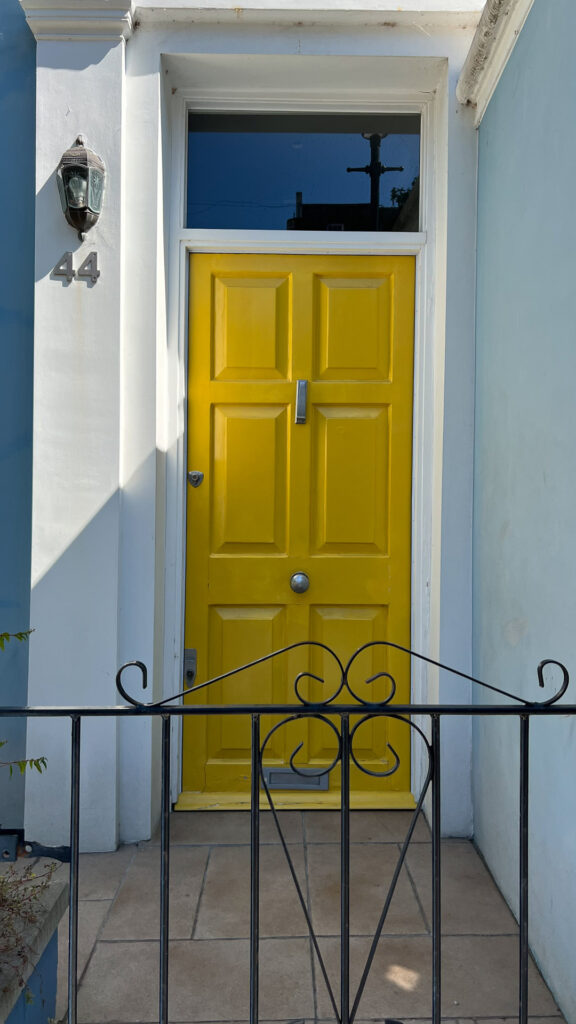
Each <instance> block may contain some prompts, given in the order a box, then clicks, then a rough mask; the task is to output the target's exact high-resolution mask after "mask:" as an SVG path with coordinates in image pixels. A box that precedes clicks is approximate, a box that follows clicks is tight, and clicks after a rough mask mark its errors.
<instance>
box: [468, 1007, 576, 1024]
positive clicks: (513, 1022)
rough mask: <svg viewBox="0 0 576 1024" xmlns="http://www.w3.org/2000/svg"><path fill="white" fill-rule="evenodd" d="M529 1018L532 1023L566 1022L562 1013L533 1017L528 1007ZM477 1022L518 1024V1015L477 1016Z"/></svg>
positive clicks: (557, 1023)
mask: <svg viewBox="0 0 576 1024" xmlns="http://www.w3.org/2000/svg"><path fill="white" fill-rule="evenodd" d="M528 1020H529V1022H530V1024H564V1017H562V1015H561V1014H558V1016H551V1017H532V1016H531V1015H530V1007H528ZM475 1024H518V1016H517V1015H516V1017H476V1018H475Z"/></svg>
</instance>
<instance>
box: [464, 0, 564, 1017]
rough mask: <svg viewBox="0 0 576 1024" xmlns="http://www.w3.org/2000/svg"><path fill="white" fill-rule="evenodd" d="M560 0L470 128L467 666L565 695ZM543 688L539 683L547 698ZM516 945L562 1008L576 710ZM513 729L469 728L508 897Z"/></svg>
mask: <svg viewBox="0 0 576 1024" xmlns="http://www.w3.org/2000/svg"><path fill="white" fill-rule="evenodd" d="M575 37H576V5H575V4H574V0H554V2H553V3H550V0H535V3H534V6H533V8H532V10H531V12H530V14H529V16H528V19H527V21H526V24H525V26H524V29H523V31H522V32H521V34H520V37H519V39H518V42H517V44H516V46H515V48H514V51H513V53H512V56H511V58H510V60H509V62H508V65H507V67H506V69H505V71H504V74H503V76H502V78H501V80H500V83H499V85H498V86H497V89H496V92H495V94H494V96H493V98H492V100H491V102H490V105H489V107H488V110H487V113H486V115H485V117H484V120H483V122H482V124H481V127H480V133H479V180H478V189H479V191H478V290H477V340H476V345H477V378H476V381H477V382H476V427H475V430H476V454H475V482H474V493H475V499H474V674H475V675H479V676H480V677H481V678H485V679H487V680H488V681H495V682H497V683H500V684H501V685H504V686H505V687H506V688H508V689H510V690H513V691H515V692H517V693H519V694H520V695H522V696H524V697H526V698H529V699H536V700H537V699H542V698H543V693H544V691H539V690H538V687H537V679H536V666H537V664H538V662H539V661H540V660H541V659H543V658H558V659H560V660H561V661H564V662H565V663H566V665H567V666H568V669H569V670H570V671H571V672H572V674H573V676H574V683H573V687H572V689H573V692H572V701H573V702H575V703H576V656H575V655H576V649H575V645H574V640H575V637H576V459H575V452H576V244H575V241H574V240H575V238H576V204H575V203H574V199H573V190H574V170H575V168H576V132H575V131H574V124H575V121H576V73H575V69H574V38H575ZM550 692H551V690H548V691H547V694H548V693H550ZM531 744H532V771H531V777H530V784H531V830H530V842H531V872H532V884H531V888H530V898H531V942H532V947H533V949H534V952H535V954H536V956H537V958H538V960H539V962H540V965H541V966H542V968H543V969H544V972H545V974H546V976H547V978H548V981H549V983H550V984H551V986H552V988H553V990H554V992H555V994H556V996H557V998H558V999H560V1001H561V1004H562V1008H563V1010H564V1013H565V1015H566V1019H567V1020H569V1021H572V1022H574V1021H576V986H575V985H574V949H575V948H576V885H575V882H574V878H575V876H574V865H575V864H576V785H575V784H574V778H575V776H574V768H575V765H576V721H574V720H565V719H558V718H557V719H554V720H553V721H550V722H546V723H545V722H542V721H536V722H534V724H533V728H532V732H531ZM517 762H518V728H517V725H516V723H514V722H512V721H511V720H497V721H496V720H492V721H491V722H486V723H485V724H484V725H481V726H478V727H477V728H476V731H475V736H474V801H475V835H476V840H477V842H478V843H479V845H480V847H481V849H482V851H483V853H484V856H485V857H486V860H487V862H488V864H489V866H490V868H491V869H492V871H493V872H494V874H495V876H496V878H497V880H498V881H499V883H500V884H501V886H502V888H503V891H504V893H505V895H506V896H507V898H508V899H509V901H510V902H511V904H512V906H513V907H516V906H517V897H516V894H517V884H518V880H517V869H516V861H517V834H518V812H517V807H518V796H517V795H518V765H517Z"/></svg>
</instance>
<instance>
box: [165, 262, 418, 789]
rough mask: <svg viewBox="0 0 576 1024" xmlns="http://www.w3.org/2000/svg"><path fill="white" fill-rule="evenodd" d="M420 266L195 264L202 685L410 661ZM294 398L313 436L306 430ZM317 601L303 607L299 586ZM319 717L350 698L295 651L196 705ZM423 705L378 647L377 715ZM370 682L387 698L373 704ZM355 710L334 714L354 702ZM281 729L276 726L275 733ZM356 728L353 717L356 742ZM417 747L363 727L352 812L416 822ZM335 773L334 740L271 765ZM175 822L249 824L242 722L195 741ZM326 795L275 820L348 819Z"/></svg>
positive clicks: (197, 728)
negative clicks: (327, 815)
mask: <svg viewBox="0 0 576 1024" xmlns="http://www.w3.org/2000/svg"><path fill="white" fill-rule="evenodd" d="M413 323H414V260H413V258H412V257H405V256H402V257H376V256H369V257H364V256H342V257H341V256H325V257H324V256H272V255H263V256H260V255H258V256H243V255H194V256H192V257H191V259H190V350H189V388H188V468H189V469H196V470H201V471H202V472H203V473H204V474H205V479H204V482H203V483H202V486H201V487H198V488H197V489H196V488H195V489H193V488H189V489H188V495H187V578H186V638H185V643H186V647H193V648H196V649H197V652H198V681H199V682H201V681H203V680H205V679H208V678H211V677H213V676H217V675H220V674H221V673H223V672H226V671H229V670H230V669H233V668H236V667H237V666H239V665H242V664H244V663H246V662H249V661H252V660H254V659H256V658H258V657H261V656H263V655H265V654H267V653H269V652H271V651H273V650H275V649H277V648H279V647H283V646H285V645H288V644H291V643H295V642H297V641H301V640H305V639H310V640H317V641H319V642H322V643H325V644H327V645H328V646H330V647H332V648H333V649H334V651H335V652H336V653H337V654H338V656H339V657H340V658H341V659H342V660H346V659H347V658H348V657H349V656H350V655H351V654H352V653H353V652H354V651H355V650H356V649H357V648H358V647H360V646H361V645H362V644H365V643H369V642H370V641H373V640H384V639H390V640H393V641H395V642H396V643H399V644H402V645H404V646H409V642H410V535H411V527H410V523H411V461H412V450H411V446H412V375H413ZM298 380H306V381H308V399H307V415H306V422H305V423H303V424H295V422H294V412H295V401H296V387H297V382H298ZM298 571H300V572H306V573H307V574H308V576H309V578H310V588H309V590H308V591H307V592H306V593H304V594H295V593H294V592H293V591H292V590H291V588H290V577H291V575H292V574H293V573H294V572H298ZM300 672H309V673H312V674H314V675H317V676H320V677H322V678H323V679H324V683H323V684H320V683H318V682H315V681H314V680H312V679H308V678H306V679H303V680H302V682H301V684H300V685H301V687H302V692H303V693H305V694H306V695H307V697H308V698H310V699H313V700H323V699H326V697H327V696H329V695H330V694H332V693H334V692H335V690H336V689H337V687H338V683H339V676H338V673H337V671H336V670H335V665H334V662H333V660H332V659H330V657H329V656H328V655H327V654H325V653H324V652H322V651H321V650H320V649H318V648H311V649H309V648H300V649H298V650H295V651H293V652H290V654H289V655H287V656H285V657H283V658H280V659H277V660H274V661H271V662H267V663H265V664H264V665H260V666H258V667H257V668H254V669H251V670H250V671H249V672H247V673H242V674H240V675H238V676H233V677H231V678H230V679H229V680H226V681H224V682H222V683H219V684H216V685H215V686H214V687H210V688H208V689H207V690H203V691H200V693H199V695H198V697H197V698H193V699H196V700H198V701H199V702H201V703H204V702H210V701H211V702H214V703H217V704H219V703H240V704H242V703H245V704H250V703H256V702H257V703H275V702H282V703H295V694H294V680H295V678H296V676H297V675H298V673H300ZM386 673H391V674H392V675H394V676H395V678H396V679H397V681H398V684H399V685H398V691H397V694H396V699H397V700H400V701H403V702H404V701H407V700H408V699H409V685H410V680H409V665H408V664H407V662H406V661H405V660H404V661H402V660H401V656H400V655H399V654H398V653H397V652H394V651H391V650H388V649H385V648H382V647H377V648H371V649H370V650H369V651H367V652H365V653H364V654H363V655H362V656H361V658H359V660H358V662H357V663H356V664H355V665H354V667H353V669H352V671H351V675H350V684H351V686H352V688H353V689H354V691H355V692H356V693H357V694H358V696H359V697H361V698H363V699H365V700H373V701H374V700H382V699H385V698H386V697H387V696H388V695H389V693H390V685H391V684H390V680H389V678H388V676H387V675H386ZM367 679H373V681H372V682H371V683H370V684H367V683H366V680H367ZM349 699H350V698H349V695H347V694H346V693H344V694H342V695H341V696H340V697H339V698H338V702H341V701H344V702H348V701H349ZM274 721H275V719H272V718H270V719H269V721H267V722H263V723H262V727H263V732H264V734H266V732H267V730H268V729H269V728H271V727H272V725H273V722H274ZM358 721H359V718H358V717H357V716H354V718H353V721H352V725H353V726H354V725H355V724H356V723H357V722H358ZM408 733H409V729H408V727H406V726H405V725H404V726H403V725H402V723H398V722H395V721H392V720H388V721H386V720H378V721H375V720H370V721H368V722H366V723H365V724H363V725H362V726H361V727H359V729H358V732H357V734H356V736H355V744H354V749H355V751H356V753H357V757H358V759H359V760H361V761H362V763H363V764H365V765H366V767H367V768H369V769H370V770H373V771H383V770H386V769H387V768H389V767H392V766H393V764H394V755H393V754H392V753H391V751H390V747H389V745H391V746H392V747H393V748H394V750H395V751H396V752H397V753H398V755H399V757H400V767H399V769H398V771H396V772H395V773H394V774H392V775H391V776H390V778H389V779H386V780H382V779H376V778H373V777H372V776H369V775H366V774H363V773H361V772H360V771H359V770H358V769H357V768H356V767H354V766H353V768H352V790H353V792H352V805H353V806H356V807H378V806H389V807H402V806H412V805H413V801H412V797H411V794H410V771H409V762H410V756H409V736H408ZM299 743H302V749H301V750H300V752H299V754H298V758H297V763H298V764H299V765H301V766H302V767H306V766H308V767H313V768H315V769H318V767H319V766H321V767H325V766H327V765H328V764H330V762H331V761H332V758H333V757H334V753H335V737H334V735H333V733H332V731H331V730H330V728H329V726H327V725H325V724H322V723H321V722H318V721H316V720H300V721H298V722H294V723H291V724H290V725H289V726H286V727H283V728H282V729H279V730H278V731H277V732H275V733H274V734H273V736H272V738H271V740H270V743H269V744H268V745H267V747H266V754H265V764H266V765H268V766H273V767H287V766H288V765H289V758H290V755H291V753H292V751H293V750H294V749H295V748H296V746H297V745H298V744H299ZM183 762H184V769H183V793H182V795H181V797H180V800H179V802H178V807H180V808H182V809H186V808H189V807H202V806H203V807H226V806H240V807H241V806H248V803H249V790H250V728H249V724H248V721H247V720H246V721H242V720H241V719H240V717H239V716H228V717H227V716H214V717H210V718H205V719H202V721H199V720H196V721H191V720H190V719H188V720H186V722H185V723H184V758H183ZM338 788H339V770H336V771H334V772H332V773H331V776H330V789H329V790H328V791H327V792H322V793H319V792H314V791H311V792H306V791H300V790H294V791H281V792H280V791H278V792H276V793H275V802H276V803H277V805H278V806H294V807H297V806H300V807H306V806H327V807H328V806H335V805H337V803H338V800H339V796H338Z"/></svg>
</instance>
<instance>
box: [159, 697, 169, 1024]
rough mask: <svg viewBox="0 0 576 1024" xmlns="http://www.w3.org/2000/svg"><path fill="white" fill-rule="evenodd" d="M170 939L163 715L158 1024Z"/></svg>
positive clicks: (164, 1008) (165, 726)
mask: <svg viewBox="0 0 576 1024" xmlns="http://www.w3.org/2000/svg"><path fill="white" fill-rule="evenodd" d="M169 943H170V717H169V715H162V796H161V805H160V996H159V999H160V1002H159V1014H160V1024H168V959H169Z"/></svg>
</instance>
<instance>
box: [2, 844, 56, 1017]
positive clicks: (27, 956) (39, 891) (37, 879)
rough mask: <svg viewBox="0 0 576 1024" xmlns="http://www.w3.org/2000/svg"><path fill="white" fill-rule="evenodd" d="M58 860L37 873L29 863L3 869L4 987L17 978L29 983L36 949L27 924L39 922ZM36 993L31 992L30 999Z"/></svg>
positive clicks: (17, 982)
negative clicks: (29, 937) (30, 968)
mask: <svg viewBox="0 0 576 1024" xmlns="http://www.w3.org/2000/svg"><path fill="white" fill-rule="evenodd" d="M55 869H56V865H55V864H51V865H50V866H49V867H46V868H43V869H42V872H41V874H36V873H35V872H34V869H33V867H32V866H31V865H30V866H29V867H27V868H25V870H24V871H19V870H18V869H17V868H15V867H13V866H12V865H10V866H9V867H8V868H7V869H6V870H5V871H3V872H2V873H0V970H1V971H2V975H3V978H2V984H3V988H2V991H3V992H6V991H8V990H9V989H10V988H11V985H12V984H13V983H14V982H16V984H17V986H18V988H20V989H23V988H24V987H25V985H26V977H27V975H28V973H29V971H28V967H29V965H30V963H31V961H32V959H33V957H34V952H35V951H34V949H33V948H32V947H31V945H30V944H29V942H28V941H27V940H26V927H27V926H29V925H34V924H36V922H37V920H38V914H39V911H40V910H41V908H42V896H43V894H44V893H45V891H46V889H47V888H48V886H49V884H50V879H51V878H52V875H53V874H54V871H55ZM32 998H33V997H32V996H30V997H29V999H30V1000H31V999H32Z"/></svg>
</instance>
